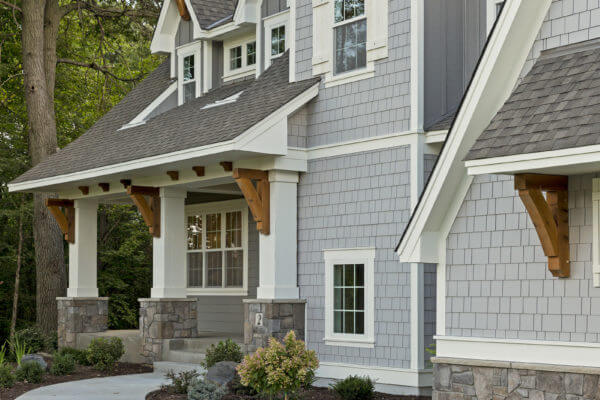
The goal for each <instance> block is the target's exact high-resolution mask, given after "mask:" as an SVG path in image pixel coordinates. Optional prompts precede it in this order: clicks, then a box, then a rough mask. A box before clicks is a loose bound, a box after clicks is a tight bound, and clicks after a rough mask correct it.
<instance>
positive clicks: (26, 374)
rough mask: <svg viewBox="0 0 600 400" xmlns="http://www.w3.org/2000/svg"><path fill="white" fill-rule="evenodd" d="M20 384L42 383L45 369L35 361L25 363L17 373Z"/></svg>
mask: <svg viewBox="0 0 600 400" xmlns="http://www.w3.org/2000/svg"><path fill="white" fill-rule="evenodd" d="M15 377H16V378H17V380H18V381H19V382H27V383H40V382H41V381H42V380H43V379H44V368H42V366H41V365H40V364H38V363H37V362H35V361H25V362H24V363H22V364H21V365H20V366H19V367H18V368H17V371H16V372H15Z"/></svg>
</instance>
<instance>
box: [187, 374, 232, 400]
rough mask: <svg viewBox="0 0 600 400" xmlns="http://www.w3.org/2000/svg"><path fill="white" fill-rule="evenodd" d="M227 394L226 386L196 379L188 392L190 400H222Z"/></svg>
mask: <svg viewBox="0 0 600 400" xmlns="http://www.w3.org/2000/svg"><path fill="white" fill-rule="evenodd" d="M226 393H227V389H226V388H225V386H220V385H216V384H214V383H211V382H205V381H203V380H200V379H196V380H194V382H193V383H192V385H191V386H190V389H189V391H188V400H220V399H221V398H222V397H223V396H224V395H225V394H226Z"/></svg>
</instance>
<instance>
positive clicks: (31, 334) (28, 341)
mask: <svg viewBox="0 0 600 400" xmlns="http://www.w3.org/2000/svg"><path fill="white" fill-rule="evenodd" d="M15 340H18V341H19V342H20V343H22V344H23V345H25V347H27V348H28V349H29V352H30V353H39V352H40V351H47V350H50V351H52V350H53V349H54V348H53V346H54V345H53V339H52V336H50V335H46V334H45V333H44V332H42V331H41V330H40V329H39V328H38V327H36V326H32V327H29V328H25V329H21V330H19V331H17V332H15Z"/></svg>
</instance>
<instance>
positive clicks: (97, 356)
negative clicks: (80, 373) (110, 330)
mask: <svg viewBox="0 0 600 400" xmlns="http://www.w3.org/2000/svg"><path fill="white" fill-rule="evenodd" d="M86 352H87V360H88V362H89V363H90V365H92V366H93V367H94V368H96V369H97V370H99V371H104V372H110V371H112V370H113V369H114V368H115V365H116V364H117V361H119V359H120V358H121V357H122V356H123V353H125V347H124V346H123V341H122V340H121V339H119V338H116V337H113V338H110V339H106V338H95V339H93V340H92V343H90V346H89V347H88V348H87V350H86Z"/></svg>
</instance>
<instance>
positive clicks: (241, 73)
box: [223, 32, 256, 82]
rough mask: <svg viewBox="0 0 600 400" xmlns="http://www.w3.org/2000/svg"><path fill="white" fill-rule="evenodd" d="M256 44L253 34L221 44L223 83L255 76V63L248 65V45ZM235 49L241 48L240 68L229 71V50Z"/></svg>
mask: <svg viewBox="0 0 600 400" xmlns="http://www.w3.org/2000/svg"><path fill="white" fill-rule="evenodd" d="M253 42H256V36H255V33H254V32H252V34H250V35H244V36H241V37H238V38H235V39H233V40H228V41H225V42H224V43H223V82H227V81H231V80H234V79H238V78H242V77H245V76H250V75H254V74H256V62H255V63H254V64H252V65H248V57H247V51H248V44H251V43H253ZM235 47H241V48H242V67H241V68H236V69H234V70H232V69H231V49H233V48H235Z"/></svg>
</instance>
